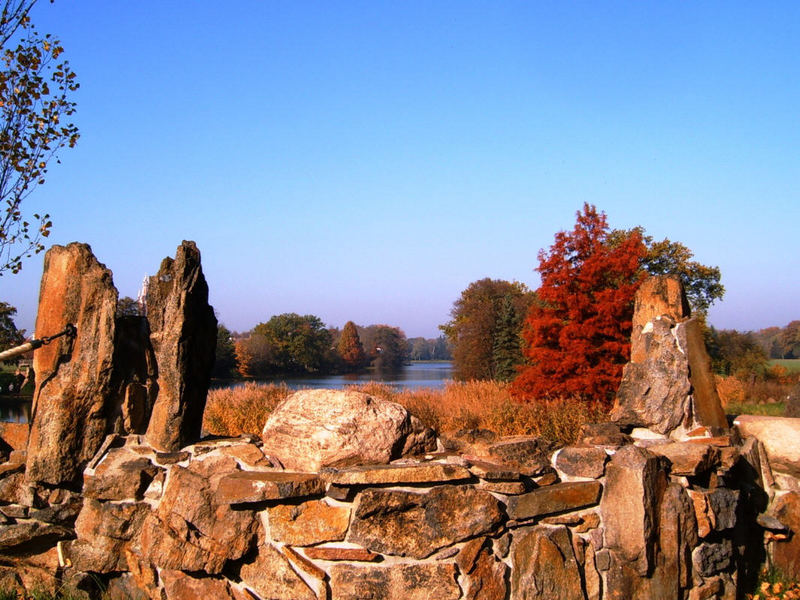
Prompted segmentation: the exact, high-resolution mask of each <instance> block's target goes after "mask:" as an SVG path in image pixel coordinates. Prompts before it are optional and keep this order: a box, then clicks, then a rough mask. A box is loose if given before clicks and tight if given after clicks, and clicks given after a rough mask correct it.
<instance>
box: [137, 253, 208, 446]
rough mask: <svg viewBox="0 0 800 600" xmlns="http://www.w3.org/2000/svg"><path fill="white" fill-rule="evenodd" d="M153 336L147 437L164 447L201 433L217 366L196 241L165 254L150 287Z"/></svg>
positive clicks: (191, 439)
mask: <svg viewBox="0 0 800 600" xmlns="http://www.w3.org/2000/svg"><path fill="white" fill-rule="evenodd" d="M146 307H147V320H148V321H149V323H150V341H151V343H152V346H153V351H154V353H155V357H156V362H157V364H158V396H157V398H156V401H155V405H154V406H153V413H152V415H151V417H150V424H149V426H148V428H147V439H148V441H149V442H150V444H152V445H153V446H154V447H156V448H158V449H159V450H163V451H172V450H178V449H179V448H182V447H183V446H186V445H188V444H190V443H192V442H195V441H197V440H198V439H199V438H200V430H201V427H202V422H203V410H204V409H205V404H206V394H207V393H208V385H209V382H210V379H211V368H212V367H213V366H214V351H215V348H216V341H217V319H216V317H215V316H214V309H213V308H211V306H209V304H208V285H207V284H206V280H205V277H204V276H203V269H202V267H201V266H200V252H199V250H198V249H197V246H196V245H195V243H194V242H187V241H184V242H183V243H182V244H181V245H180V246H178V250H177V253H176V254H175V258H174V259H172V258H169V257H167V258H165V259H164V260H163V261H162V263H161V268H160V269H159V270H158V274H157V275H155V276H154V277H151V278H150V279H149V282H148V289H147V305H146Z"/></svg>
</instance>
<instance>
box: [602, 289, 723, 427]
mask: <svg viewBox="0 0 800 600" xmlns="http://www.w3.org/2000/svg"><path fill="white" fill-rule="evenodd" d="M611 420H612V421H615V422H617V423H620V424H624V425H635V426H642V427H649V428H650V429H652V430H654V431H657V432H659V433H664V434H669V433H672V432H675V431H677V432H680V431H686V430H690V429H693V428H695V427H697V426H706V427H711V428H726V427H727V420H726V418H725V412H724V411H723V410H722V405H721V404H720V401H719V396H718V395H717V389H716V386H715V384H714V376H713V374H712V372H711V359H710V358H709V356H708V353H707V352H706V348H705V342H704V340H703V332H702V328H701V326H700V323H699V322H698V321H696V320H695V319H692V318H690V317H689V310H688V304H687V302H686V295H685V293H684V291H683V288H682V286H681V283H680V281H679V280H677V279H675V278H669V277H651V278H649V279H647V280H646V281H645V282H644V283H643V284H642V286H641V287H640V288H639V291H638V292H637V293H636V304H635V308H634V316H633V331H632V334H631V360H630V362H629V363H628V364H626V365H625V368H624V370H623V372H622V381H621V383H620V386H619V390H618V391H617V397H616V401H615V403H614V408H613V409H612V411H611Z"/></svg>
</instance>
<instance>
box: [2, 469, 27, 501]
mask: <svg viewBox="0 0 800 600" xmlns="http://www.w3.org/2000/svg"><path fill="white" fill-rule="evenodd" d="M24 470H25V465H7V468H6V469H5V473H3V477H2V478H1V479H0V502H8V503H17V502H20V501H21V497H20V492H21V488H22V486H23V485H25V473H24Z"/></svg>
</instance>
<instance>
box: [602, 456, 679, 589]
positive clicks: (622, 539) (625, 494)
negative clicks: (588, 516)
mask: <svg viewBox="0 0 800 600" xmlns="http://www.w3.org/2000/svg"><path fill="white" fill-rule="evenodd" d="M662 461H663V459H661V458H659V457H658V456H656V455H655V454H653V453H652V452H649V451H648V450H645V449H643V448H638V447H637V446H625V447H623V448H622V449H620V450H618V451H617V453H616V454H615V455H614V458H612V459H611V462H609V463H608V466H607V467H606V484H605V486H604V488H603V496H602V498H601V500H600V513H601V514H602V515H603V523H604V525H605V542H606V546H607V547H608V548H609V549H610V550H612V551H614V552H616V553H617V554H618V555H619V556H620V557H621V558H622V559H623V560H624V562H627V563H633V565H634V568H635V569H636V571H637V572H638V573H639V575H641V576H644V575H647V573H648V572H649V570H650V568H651V567H652V565H653V560H654V552H655V546H656V544H655V540H656V536H657V533H658V507H659V502H660V499H661V496H662V494H663V493H664V490H665V489H666V487H667V473H666V465H665V464H664V462H662Z"/></svg>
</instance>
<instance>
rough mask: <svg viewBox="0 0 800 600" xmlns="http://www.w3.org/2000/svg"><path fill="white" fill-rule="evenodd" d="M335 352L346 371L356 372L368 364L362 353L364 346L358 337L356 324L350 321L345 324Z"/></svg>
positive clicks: (364, 354)
mask: <svg viewBox="0 0 800 600" xmlns="http://www.w3.org/2000/svg"><path fill="white" fill-rule="evenodd" d="M336 350H337V352H338V353H339V357H340V358H341V361H342V365H343V367H344V369H345V370H346V371H358V370H359V369H363V368H364V367H365V366H366V365H367V363H368V362H369V361H368V360H367V354H366V352H364V346H362V345H361V339H360V338H359V337H358V330H357V329H356V324H355V323H353V322H352V321H348V322H347V323H345V325H344V329H342V335H341V337H340V338H339V343H338V344H337V345H336Z"/></svg>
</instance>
